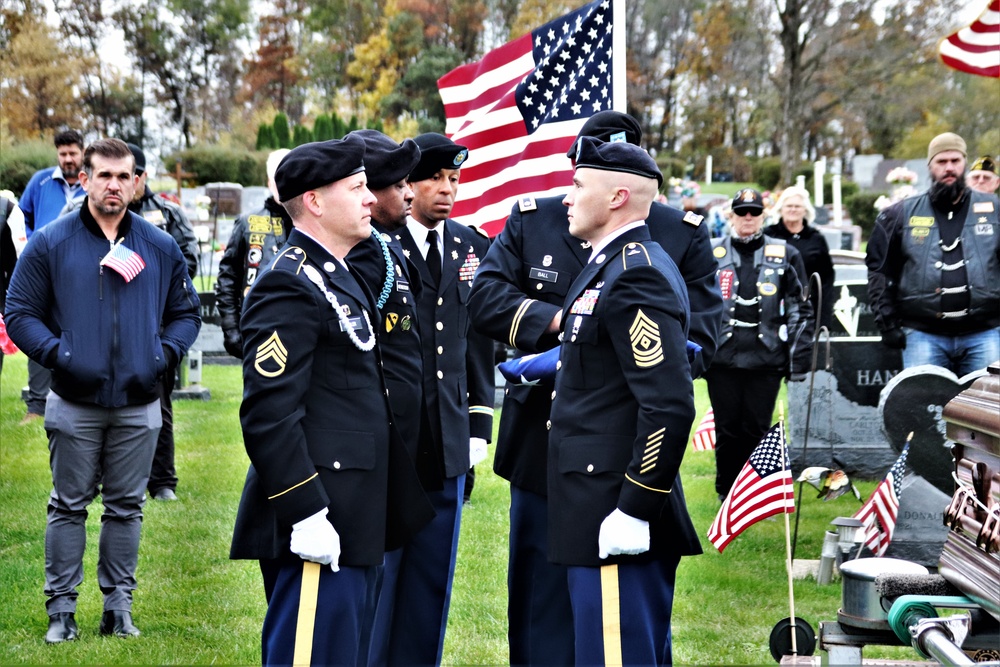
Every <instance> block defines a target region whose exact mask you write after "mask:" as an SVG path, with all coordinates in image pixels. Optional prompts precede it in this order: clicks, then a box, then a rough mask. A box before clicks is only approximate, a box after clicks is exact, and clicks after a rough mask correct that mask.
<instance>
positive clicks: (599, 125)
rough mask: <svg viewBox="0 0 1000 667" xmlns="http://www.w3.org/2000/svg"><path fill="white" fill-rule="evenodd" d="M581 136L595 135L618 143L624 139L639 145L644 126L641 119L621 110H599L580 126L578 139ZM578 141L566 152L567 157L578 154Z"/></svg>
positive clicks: (594, 136) (596, 137)
mask: <svg viewBox="0 0 1000 667" xmlns="http://www.w3.org/2000/svg"><path fill="white" fill-rule="evenodd" d="M580 137H593V138H594V139H600V140H601V141H609V142H612V143H617V142H619V141H624V142H626V143H629V144H633V145H635V146H638V145H639V144H641V143H642V128H641V127H639V121H637V120H636V119H635V118H632V116H629V115H628V114H627V113H622V112H621V111H598V112H597V113H595V114H594V115H593V116H591V117H590V118H588V119H587V122H586V123H584V124H583V127H581V128H580V132H579V133H578V134H577V135H576V141H579V140H580ZM576 141H574V142H573V146H571V147H570V149H569V151H568V152H567V153H566V157H568V158H572V157H573V156H574V155H576Z"/></svg>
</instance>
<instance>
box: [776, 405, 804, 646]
mask: <svg viewBox="0 0 1000 667" xmlns="http://www.w3.org/2000/svg"><path fill="white" fill-rule="evenodd" d="M778 429H779V432H780V434H781V443H782V447H783V448H784V449H783V451H782V455H783V456H785V457H786V458H787V456H788V444H787V443H786V441H785V406H784V404H783V403H782V402H781V401H778ZM792 489H793V491H792V493H794V492H795V491H794V489H795V487H794V486H793V487H792ZM782 514H784V515H785V572H786V573H787V574H788V609H789V611H790V612H791V616H790V618H789V621H790V622H791V626H790V627H789V631H790V632H791V633H792V655H798V654H799V649H798V646H796V643H797V642H796V640H797V638H796V636H795V635H796V634H797V632H796V628H795V584H794V579H793V577H792V528H791V524H790V523H789V521H788V512H782Z"/></svg>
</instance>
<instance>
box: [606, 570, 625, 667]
mask: <svg viewBox="0 0 1000 667" xmlns="http://www.w3.org/2000/svg"><path fill="white" fill-rule="evenodd" d="M601 621H602V625H603V626H604V664H605V665H621V664H622V614H621V593H620V592H619V590H618V566H617V565H604V566H603V567H601Z"/></svg>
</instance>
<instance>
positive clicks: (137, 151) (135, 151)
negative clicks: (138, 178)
mask: <svg viewBox="0 0 1000 667" xmlns="http://www.w3.org/2000/svg"><path fill="white" fill-rule="evenodd" d="M125 145H126V146H128V149H129V150H130V151H132V157H134V158H135V173H136V174H142V173H143V172H145V171H146V154H145V153H143V152H142V149H141V148H139V147H138V146H136V145H135V144H132V143H129V144H125Z"/></svg>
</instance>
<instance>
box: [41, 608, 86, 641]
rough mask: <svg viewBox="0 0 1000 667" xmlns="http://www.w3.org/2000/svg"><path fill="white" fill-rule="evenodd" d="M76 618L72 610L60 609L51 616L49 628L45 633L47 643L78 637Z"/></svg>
mask: <svg viewBox="0 0 1000 667" xmlns="http://www.w3.org/2000/svg"><path fill="white" fill-rule="evenodd" d="M77 635H78V631H77V628H76V618H74V616H73V612H71V611H59V612H56V613H55V614H52V615H51V616H49V630H48V632H46V633H45V643H46V644H59V643H61V642H70V641H73V640H74V639H76V638H77Z"/></svg>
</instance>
